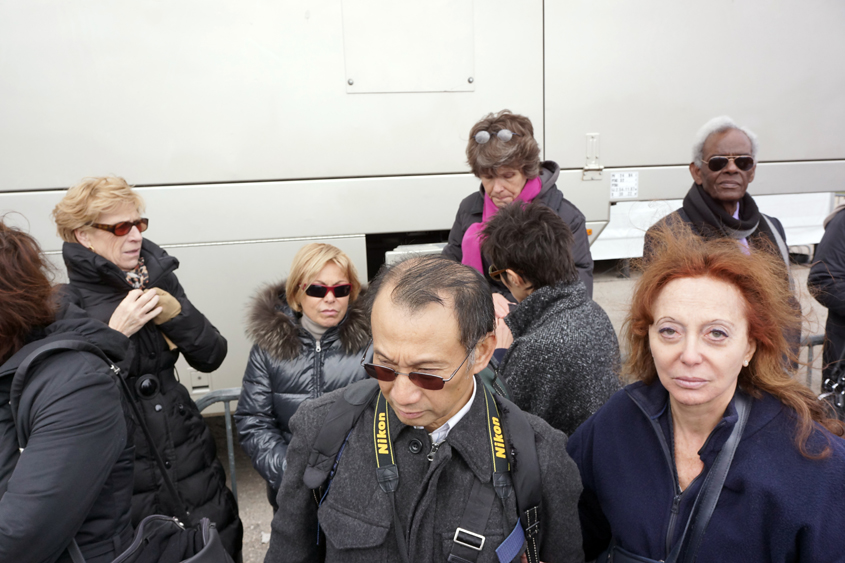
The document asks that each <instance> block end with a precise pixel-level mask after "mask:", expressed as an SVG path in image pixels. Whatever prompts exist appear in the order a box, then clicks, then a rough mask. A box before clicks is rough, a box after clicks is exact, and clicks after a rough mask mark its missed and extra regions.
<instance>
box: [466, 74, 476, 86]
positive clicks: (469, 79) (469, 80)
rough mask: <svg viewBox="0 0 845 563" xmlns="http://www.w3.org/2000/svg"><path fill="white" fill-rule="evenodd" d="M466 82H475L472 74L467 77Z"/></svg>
mask: <svg viewBox="0 0 845 563" xmlns="http://www.w3.org/2000/svg"><path fill="white" fill-rule="evenodd" d="M467 82H469V83H470V84H472V83H473V82H475V80H474V79H473V78H472V76H470V77H469V78H467Z"/></svg>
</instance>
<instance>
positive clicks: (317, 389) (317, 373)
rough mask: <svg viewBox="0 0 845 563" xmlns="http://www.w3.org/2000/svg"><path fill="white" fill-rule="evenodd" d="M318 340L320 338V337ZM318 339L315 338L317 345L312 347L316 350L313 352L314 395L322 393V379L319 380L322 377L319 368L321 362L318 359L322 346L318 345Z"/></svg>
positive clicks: (317, 395)
mask: <svg viewBox="0 0 845 563" xmlns="http://www.w3.org/2000/svg"><path fill="white" fill-rule="evenodd" d="M320 340H322V338H321V339H320ZM320 340H316V339H315V341H316V343H317V346H316V348H315V349H314V351H315V352H316V353H315V354H314V386H315V389H314V396H315V397H319V396H321V395H322V394H323V383H322V381H320V379H321V377H322V373H321V371H322V370H321V369H320V367H321V365H322V362H321V361H320V355H321V354H322V352H323V347H322V346H321V345H320Z"/></svg>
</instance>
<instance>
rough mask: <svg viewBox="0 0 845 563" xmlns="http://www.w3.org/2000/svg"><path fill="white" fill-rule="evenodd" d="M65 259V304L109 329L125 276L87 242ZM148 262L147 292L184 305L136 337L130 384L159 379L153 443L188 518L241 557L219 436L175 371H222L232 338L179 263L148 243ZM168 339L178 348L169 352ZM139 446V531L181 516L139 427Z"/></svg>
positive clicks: (152, 400)
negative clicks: (211, 316)
mask: <svg viewBox="0 0 845 563" xmlns="http://www.w3.org/2000/svg"><path fill="white" fill-rule="evenodd" d="M62 255H63V257H64V260H65V265H66V266H67V271H68V277H69V278H70V283H69V284H68V285H67V286H65V287H64V288H63V291H62V299H63V300H64V301H65V303H73V304H74V305H76V306H78V307H80V308H82V309H84V310H85V311H86V312H87V313H88V315H90V316H91V317H93V318H95V319H97V320H100V321H102V322H104V323H108V322H109V319H110V318H111V315H112V313H114V311H115V309H116V308H117V306H118V305H119V304H120V302H121V301H122V300H123V298H124V297H126V294H127V293H129V292H130V291H131V290H132V287H131V286H130V285H129V284H128V283H126V277H125V274H124V273H123V272H122V271H121V270H120V268H118V267H117V266H116V265H115V264H113V263H112V262H110V261H108V260H107V259H105V258H103V257H102V256H100V255H98V254H96V253H94V252H92V251H91V250H88V249H87V248H85V247H84V246H82V245H81V244H76V243H67V242H66V243H65V244H64V246H63V248H62ZM141 256H142V257H143V258H144V261H145V263H146V266H147V270H148V271H149V275H150V281H149V284H148V286H147V287H158V288H161V289H163V290H165V291H167V292H168V293H169V294H170V295H172V296H173V297H174V298H176V299H177V300H178V301H179V304H180V305H181V306H182V312H181V313H179V314H178V315H176V316H175V317H174V318H173V319H171V320H169V321H167V322H165V323H162V324H160V325H155V324H154V323H153V322H152V321H150V322H148V323H147V324H146V325H144V326H143V327H141V330H139V331H138V332H136V333H135V334H133V335H132V336H131V337H130V338H129V340H130V342H131V351H132V353H133V354H132V357H131V362H130V364H129V366H128V371H129V383H130V385H131V386H132V387H133V389H134V388H135V382H136V381H137V380H138V378H139V377H140V376H144V375H152V376H155V377H156V378H157V379H158V381H159V385H160V387H159V390H158V392H157V393H155V394H154V395H153V396H151V397H146V398H145V397H139V404H140V405H139V406H140V407H141V411H142V413H143V416H144V418H145V419H146V423H147V426H148V427H149V429H150V433H151V434H152V438H153V440H154V442H155V443H156V445H157V446H158V450H159V452H160V453H161V455H162V457H163V458H164V460H165V467H166V469H167V470H168V472H169V474H170V478H171V480H172V481H173V482H174V484H175V485H176V489H177V491H178V493H179V496H180V497H181V498H182V501H184V503H185V504H186V505H187V509H188V512H189V513H190V514H191V516H192V517H194V518H195V521H196V522H198V521H199V519H200V518H203V517H207V518H208V519H209V520H211V521H212V522H214V523H215V524H217V529H218V530H219V532H220V539H221V540H222V542H223V545H224V546H225V547H226V550H227V551H228V552H229V553H230V554H232V555H233V556H235V555H236V554H237V553H239V552H240V551H241V541H242V537H243V525H242V524H241V521H240V519H239V518H238V507H237V504H236V502H235V499H234V497H233V496H232V492H231V491H230V490H229V489H227V488H226V474H225V472H224V471H223V466H222V465H220V462H219V461H218V460H217V449H216V446H215V443H214V438H213V437H212V436H211V432H210V431H209V429H208V426H206V424H205V420H203V418H202V415H201V414H200V413H199V410H198V409H197V406H196V404H195V403H194V401H193V400H192V399H191V396H190V394H189V393H188V390H187V389H185V387H183V386H182V385H181V384H180V383H179V381H178V380H177V379H176V375H175V373H174V369H173V366H174V364H175V363H176V360H177V359H178V358H179V354H180V353H181V354H183V355H184V356H185V359H186V360H187V361H188V363H189V364H190V365H191V366H192V367H194V368H195V369H197V370H199V371H202V372H210V371H214V370H215V369H217V368H218V367H220V364H221V363H223V359H224V358H225V357H226V351H227V344H226V339H225V338H223V336H222V335H221V334H220V333H219V332H218V331H217V329H216V328H214V326H213V325H212V324H211V323H210V322H209V320H208V319H207V318H206V317H205V315H203V314H202V313H201V312H200V311H198V310H197V309H196V308H195V307H194V306H193V304H192V303H191V301H190V300H189V299H188V297H187V295H186V294H185V290H184V289H182V285H181V284H180V283H179V280H178V279H177V278H176V275H175V274H174V273H173V272H174V270H176V268H178V267H179V261H178V260H177V259H176V258H174V257H173V256H170V255H169V254H167V252H165V251H164V250H163V249H162V248H160V247H158V246H157V245H156V244H155V243H153V242H152V241H150V240H148V239H144V242H143V246H142V247H141ZM165 335H166V336H167V337H168V338H169V339H170V340H171V341H172V342H173V343H174V344H175V345H176V346H177V348H176V349H174V350H171V349H170V348H169V346H168V344H167V341H166V340H165V339H164V336H165ZM121 367H123V366H121ZM135 446H136V451H135V485H134V488H133V493H132V523H133V524H134V525H137V524H138V522H140V521H141V520H142V519H143V518H144V517H145V516H149V515H150V514H167V515H170V516H175V515H176V508H175V505H174V501H173V499H172V498H171V497H170V494H169V493H168V491H167V488H166V485H165V484H164V480H163V479H162V477H161V473H160V470H159V467H158V465H157V464H156V461H155V457H154V454H153V452H152V450H151V449H150V447H149V443H148V442H147V440H146V438H145V436H144V434H143V431H142V429H141V428H140V426H138V427H136V429H135Z"/></svg>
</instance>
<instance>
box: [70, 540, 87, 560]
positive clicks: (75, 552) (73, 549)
mask: <svg viewBox="0 0 845 563" xmlns="http://www.w3.org/2000/svg"><path fill="white" fill-rule="evenodd" d="M67 551H68V553H70V559H71V561H73V563H85V557H83V556H82V550H81V549H79V544H78V543H76V538H74V539H72V540H70V545H69V546H67Z"/></svg>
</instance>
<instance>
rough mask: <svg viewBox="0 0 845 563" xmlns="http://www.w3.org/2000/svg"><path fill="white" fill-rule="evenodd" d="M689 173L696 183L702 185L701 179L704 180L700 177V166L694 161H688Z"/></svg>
mask: <svg viewBox="0 0 845 563" xmlns="http://www.w3.org/2000/svg"><path fill="white" fill-rule="evenodd" d="M689 173H690V174H692V179H693V180H695V183H696V184H699V185H703V184H702V181H703V180H704V179H703V178H702V177H701V168H699V167H698V166H696V165H695V162H690V163H689Z"/></svg>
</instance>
